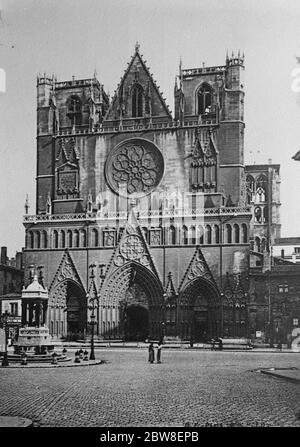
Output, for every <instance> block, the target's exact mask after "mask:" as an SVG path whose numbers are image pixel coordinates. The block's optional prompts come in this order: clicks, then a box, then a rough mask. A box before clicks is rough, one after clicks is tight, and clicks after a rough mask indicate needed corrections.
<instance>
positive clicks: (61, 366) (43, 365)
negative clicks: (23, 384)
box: [0, 360, 107, 369]
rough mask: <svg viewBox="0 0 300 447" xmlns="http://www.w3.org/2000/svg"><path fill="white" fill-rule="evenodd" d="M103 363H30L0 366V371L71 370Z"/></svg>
mask: <svg viewBox="0 0 300 447" xmlns="http://www.w3.org/2000/svg"><path fill="white" fill-rule="evenodd" d="M104 363H107V362H106V361H105V360H94V361H92V362H91V361H88V362H84V363H83V362H82V363H74V362H73V363H67V364H66V365H63V364H59V363H58V364H57V365H52V364H51V363H48V364H42V363H40V364H39V363H31V364H27V365H20V364H17V365H13V364H11V365H8V366H0V368H2V369H8V368H17V369H18V368H24V369H26V368H73V367H79V366H94V365H102V364H104Z"/></svg>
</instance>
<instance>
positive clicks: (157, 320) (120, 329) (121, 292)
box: [99, 262, 164, 340]
mask: <svg viewBox="0 0 300 447" xmlns="http://www.w3.org/2000/svg"><path fill="white" fill-rule="evenodd" d="M163 294H164V291H163V288H162V285H161V283H160V281H159V279H158V277H157V276H156V275H154V274H153V273H152V272H151V271H150V270H149V269H148V268H147V267H145V266H143V265H141V264H139V263H136V262H128V263H126V264H125V265H123V266H122V267H119V268H118V269H117V270H116V271H115V272H114V273H113V274H112V275H111V277H109V278H107V280H106V283H105V284H104V288H103V289H102V291H101V292H100V309H99V332H100V334H101V335H102V336H103V337H104V338H109V339H131V340H132V339H133V338H135V339H136V340H138V339H142V338H143V339H145V338H148V337H155V338H158V337H159V336H160V335H161V331H162V329H163Z"/></svg>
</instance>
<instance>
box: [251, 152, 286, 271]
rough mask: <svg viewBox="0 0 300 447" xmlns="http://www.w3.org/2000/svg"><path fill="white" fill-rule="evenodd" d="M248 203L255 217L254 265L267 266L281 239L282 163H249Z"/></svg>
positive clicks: (252, 225)
mask: <svg viewBox="0 0 300 447" xmlns="http://www.w3.org/2000/svg"><path fill="white" fill-rule="evenodd" d="M245 171H246V194H247V203H248V205H251V209H252V215H253V218H252V220H251V224H250V244H251V259H250V266H251V267H259V266H262V265H263V264H265V267H266V266H267V262H268V259H269V258H270V256H269V251H270V250H272V246H273V245H274V242H275V239H277V238H280V231H281V224H280V206H281V203H280V182H281V180H280V165H278V164H272V161H271V160H269V164H260V165H255V164H254V165H250V166H246V168H245Z"/></svg>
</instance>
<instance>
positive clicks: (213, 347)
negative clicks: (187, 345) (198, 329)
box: [211, 338, 216, 351]
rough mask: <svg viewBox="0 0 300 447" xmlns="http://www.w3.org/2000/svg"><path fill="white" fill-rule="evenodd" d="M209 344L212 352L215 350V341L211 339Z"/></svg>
mask: <svg viewBox="0 0 300 447" xmlns="http://www.w3.org/2000/svg"><path fill="white" fill-rule="evenodd" d="M211 343H212V346H211V350H212V351H214V350H215V344H216V340H215V339H214V338H212V339H211Z"/></svg>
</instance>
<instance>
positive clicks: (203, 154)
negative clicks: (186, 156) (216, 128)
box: [189, 130, 217, 192]
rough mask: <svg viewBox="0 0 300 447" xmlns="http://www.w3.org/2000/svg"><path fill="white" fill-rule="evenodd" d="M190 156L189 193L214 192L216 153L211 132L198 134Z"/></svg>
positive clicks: (206, 131)
mask: <svg viewBox="0 0 300 447" xmlns="http://www.w3.org/2000/svg"><path fill="white" fill-rule="evenodd" d="M190 156H191V158H192V160H191V162H190V171H189V176H190V189H191V191H193V192H214V191H216V186H217V185H216V169H217V153H216V147H215V143H214V140H213V135H212V131H211V130H205V131H201V132H198V134H197V136H196V142H195V144H194V147H193V149H192V152H191V154H190Z"/></svg>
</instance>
